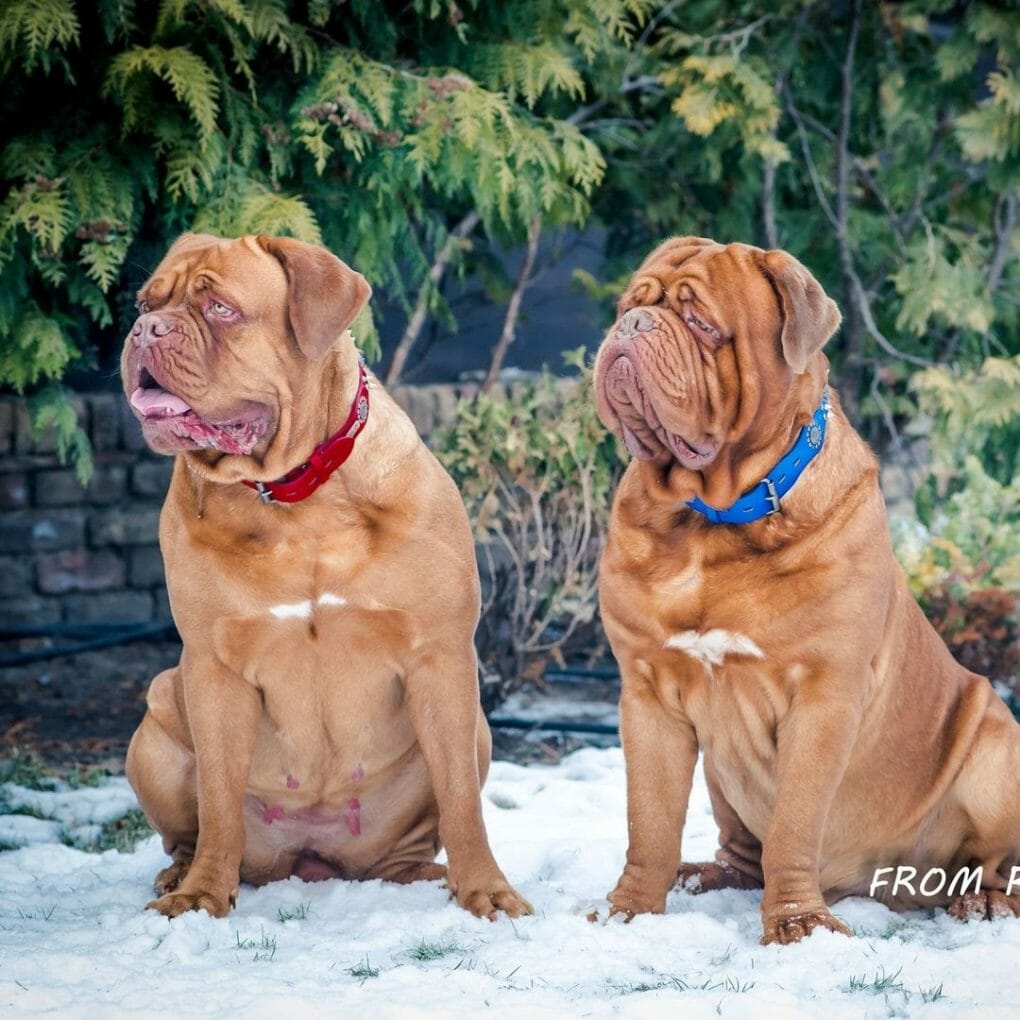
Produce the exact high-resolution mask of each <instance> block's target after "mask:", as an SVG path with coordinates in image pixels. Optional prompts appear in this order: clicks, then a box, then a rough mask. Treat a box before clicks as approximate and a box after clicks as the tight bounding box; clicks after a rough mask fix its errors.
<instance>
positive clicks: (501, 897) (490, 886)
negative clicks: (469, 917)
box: [446, 869, 534, 921]
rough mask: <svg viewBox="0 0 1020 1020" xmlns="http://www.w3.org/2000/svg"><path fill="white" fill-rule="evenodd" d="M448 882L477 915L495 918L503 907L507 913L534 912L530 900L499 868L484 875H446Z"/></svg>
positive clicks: (456, 895)
mask: <svg viewBox="0 0 1020 1020" xmlns="http://www.w3.org/2000/svg"><path fill="white" fill-rule="evenodd" d="M446 884H447V886H448V888H449V890H450V892H452V893H453V895H454V897H455V898H456V900H457V902H458V903H459V904H460V905H461V906H462V907H463V908H464V909H465V910H468V911H470V912H471V913H472V914H474V915H475V917H487V918H488V919H489V920H490V921H495V920H496V918H497V916H498V915H499V912H500V911H502V912H503V913H504V914H506V915H507V917H523V916H524V915H525V914H532V913H534V910H533V908H532V906H531V904H530V903H529V902H528V901H527V900H526V899H525V898H524V897H523V896H521V895H520V893H518V892H517V891H516V890H515V889H514V888H513V886H511V885H510V883H509V882H508V881H507V880H506V879H505V878H504V877H503V874H502V872H500V871H499V869H496V870H495V871H494V872H487V873H484V874H481V875H477V876H474V875H460V876H454V875H453V873H452V872H451V873H449V874H448V875H447V880H446Z"/></svg>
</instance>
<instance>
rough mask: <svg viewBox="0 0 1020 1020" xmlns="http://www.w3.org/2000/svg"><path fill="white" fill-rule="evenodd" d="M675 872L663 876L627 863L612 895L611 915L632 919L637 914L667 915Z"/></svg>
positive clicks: (610, 902) (610, 897)
mask: <svg viewBox="0 0 1020 1020" xmlns="http://www.w3.org/2000/svg"><path fill="white" fill-rule="evenodd" d="M675 874H676V873H675V872H673V871H670V872H669V873H668V874H665V875H660V874H658V873H657V872H652V871H650V870H649V869H647V868H639V867H636V866H635V865H631V864H628V865H627V867H626V868H624V871H623V874H622V875H621V876H620V880H619V882H617V883H616V888H615V889H614V890H613V891H612V892H611V893H610V894H609V897H608V899H609V916H610V917H615V916H616V915H622V916H623V917H624V918H625V919H626V920H628V921H629V920H630V919H631V918H633V917H635V916H636V915H637V914H664V913H665V912H666V894H667V893H668V892H669V889H670V886H672V884H673V879H674V877H675Z"/></svg>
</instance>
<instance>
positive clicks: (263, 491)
mask: <svg viewBox="0 0 1020 1020" xmlns="http://www.w3.org/2000/svg"><path fill="white" fill-rule="evenodd" d="M252 487H253V488H254V489H255V491H256V492H257V493H258V494H259V499H261V500H262V502H263V503H265V504H266V506H271V505H272V504H273V503H275V502H276V500H274V499H273V494H272V493H271V492H270V491H269V488H268V487H267V485H266V483H265V482H253V483H252Z"/></svg>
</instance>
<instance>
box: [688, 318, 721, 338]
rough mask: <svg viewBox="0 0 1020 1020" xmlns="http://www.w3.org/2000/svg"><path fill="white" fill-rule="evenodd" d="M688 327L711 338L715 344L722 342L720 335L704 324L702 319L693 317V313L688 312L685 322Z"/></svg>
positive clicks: (708, 324)
mask: <svg viewBox="0 0 1020 1020" xmlns="http://www.w3.org/2000/svg"><path fill="white" fill-rule="evenodd" d="M684 321H686V323H687V324H688V325H689V326H693V327H694V328H695V329H696V330H699V331H700V332H702V333H704V334H705V335H706V336H709V337H711V338H712V339H713V340H714V341H715V342H716V343H719V342H720V341H721V340H722V334H721V333H720V332H719V330H717V329H716V328H715V326H713V325H711V324H710V323H707V322H705V320H704V319H702V318H701V316H699V315H695V314H694V312H688V313H687V315H686V317H685V320H684Z"/></svg>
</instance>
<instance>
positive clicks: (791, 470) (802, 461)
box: [687, 386, 829, 524]
mask: <svg viewBox="0 0 1020 1020" xmlns="http://www.w3.org/2000/svg"><path fill="white" fill-rule="evenodd" d="M828 420H829V387H828V386H826V387H825V390H824V391H823V393H822V402H821V403H820V404H819V405H818V410H817V411H815V413H814V415H813V417H812V419H811V421H810V422H809V423H808V424H807V425H805V426H804V427H803V428H802V429H801V430H800V435H798V436H797V441H796V442H795V443H794V444H793V448H792V449H791V450H790V451H789V452H788V453H786V454H785V455H784V456H783V457H782V458H781V459H780V461H779V463H778V464H777V465H776V466H775V467H774V468H773V469H772V470H771V471H770V472H769V474H768V477H767V478H763V479H762V480H761V481H760V482H759V483H758V484H757V485H756V486H755V487H754V488H753V489H749V490H748V491H747V492H745V493H744V494H743V496H741V497H740V498H739V499H738V500H737V501H736V502H735V503H733V504H732V505H730V506H728V507H726V509H725V510H716V508H715V507H712V506H709V505H708V504H707V503H703V502H702V501H701V500H700V499H692V500H688V502H687V505H688V506H689V507H690V508H691V509H692V510H697V511H698V513H701V514H704V515H705V517H707V518H708V520H709V521H711V522H712V523H713V524H750V523H751V522H752V521H760V520H761V519H762V518H763V517H769V516H771V515H772V514H777V513H779V511H780V510H781V509H782V507H781V505H780V502H779V501H780V500H781V499H782V498H783V497H784V496H785V495H786V494H787V493H788V492H789V491H790V490H791V489H792V488H793V487H794V485H795V484H796V483H797V479H798V478H800V476H801V474H802V473H803V471H804V468H806V467H807V466H808V464H810V463H811V461H812V460H814V458H815V456H816V454H817V453H818V451H819V450H820V449H821V448H822V443H824V442H825V427H826V424H827V422H828Z"/></svg>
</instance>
